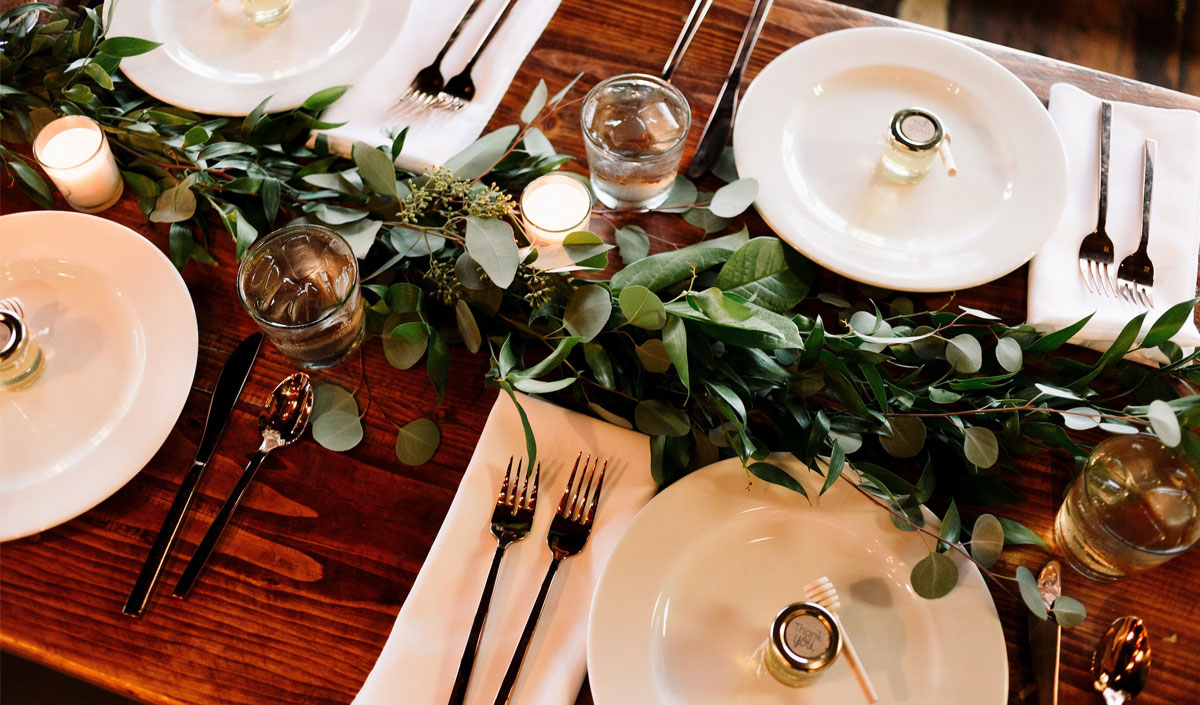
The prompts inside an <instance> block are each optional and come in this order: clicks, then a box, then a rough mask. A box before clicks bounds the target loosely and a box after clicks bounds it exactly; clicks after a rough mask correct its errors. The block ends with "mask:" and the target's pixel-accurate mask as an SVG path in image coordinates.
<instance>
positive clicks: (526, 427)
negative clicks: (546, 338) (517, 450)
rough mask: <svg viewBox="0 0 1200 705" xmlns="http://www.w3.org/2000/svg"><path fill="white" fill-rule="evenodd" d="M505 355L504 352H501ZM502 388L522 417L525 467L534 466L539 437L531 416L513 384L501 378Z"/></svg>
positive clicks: (505, 342) (506, 341)
mask: <svg viewBox="0 0 1200 705" xmlns="http://www.w3.org/2000/svg"><path fill="white" fill-rule="evenodd" d="M504 345H505V347H507V346H508V340H505V341H504ZM501 355H502V356H503V353H501ZM500 388H501V389H503V390H504V391H505V392H507V393H508V398H509V399H512V403H513V406H515V407H517V415H519V416H520V417H521V429H522V430H523V431H524V432H525V455H526V460H527V461H528V462H526V463H525V467H527V468H532V467H534V464H535V463H536V462H537V437H536V436H534V435H533V425H532V424H530V423H529V417H528V416H526V414H525V408H524V407H522V406H521V402H519V401H517V395H516V393H515V392H514V391H513V388H512V386H511V385H509V383H508V382H505V381H504V380H503V379H502V380H500Z"/></svg>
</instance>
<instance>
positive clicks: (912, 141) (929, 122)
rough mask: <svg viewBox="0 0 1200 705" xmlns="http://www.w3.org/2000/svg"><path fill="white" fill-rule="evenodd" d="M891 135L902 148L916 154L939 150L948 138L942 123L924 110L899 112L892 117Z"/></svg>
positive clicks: (911, 109)
mask: <svg viewBox="0 0 1200 705" xmlns="http://www.w3.org/2000/svg"><path fill="white" fill-rule="evenodd" d="M891 133H892V137H893V138H895V140H896V142H897V143H898V144H899V145H900V146H901V147H904V148H906V149H910V150H912V151H914V152H924V151H927V150H932V149H937V148H938V147H940V146H941V144H942V140H943V139H945V137H946V130H945V128H943V127H942V121H941V120H939V119H938V117H937V116H936V115H934V114H933V113H931V112H930V111H928V110H925V109H924V108H905V109H903V110H897V111H896V114H895V115H894V116H892V125H891Z"/></svg>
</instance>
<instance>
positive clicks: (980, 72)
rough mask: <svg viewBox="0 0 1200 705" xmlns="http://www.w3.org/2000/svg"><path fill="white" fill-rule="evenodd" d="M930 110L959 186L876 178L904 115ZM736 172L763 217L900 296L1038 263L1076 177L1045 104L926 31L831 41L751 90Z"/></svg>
mask: <svg viewBox="0 0 1200 705" xmlns="http://www.w3.org/2000/svg"><path fill="white" fill-rule="evenodd" d="M914 106H919V107H923V108H927V109H930V110H932V111H933V112H934V113H935V114H936V115H938V117H940V118H941V120H942V122H943V124H944V125H945V126H946V129H947V130H948V131H949V133H950V135H951V138H952V144H953V152H954V157H955V160H956V161H957V163H958V175H957V176H956V177H953V178H951V177H949V176H947V175H946V173H945V170H944V169H943V168H941V163H940V162H935V163H934V167H933V170H932V171H931V172H930V173H929V175H928V176H926V177H925V178H924V179H923V180H922V181H920V182H918V183H917V184H914V185H910V186H903V185H897V184H893V183H891V182H890V181H888V180H887V179H886V177H884V176H883V175H881V174H879V173H877V171H876V166H877V164H878V163H879V155H880V152H881V150H882V148H883V136H884V133H885V132H886V131H887V128H888V124H889V122H890V120H891V117H892V115H893V114H894V113H895V112H896V111H897V110H899V109H901V108H907V107H914ZM733 146H734V154H735V157H736V161H737V167H738V173H739V174H740V175H741V176H743V177H754V178H756V179H758V183H759V192H758V199H757V201H756V203H757V205H758V209H759V212H760V213H761V214H762V216H763V218H764V219H765V220H766V221H767V222H768V223H770V225H771V227H772V228H774V229H775V231H776V232H778V233H779V235H780V236H781V237H782V238H783V239H784V240H785V241H787V242H788V243H790V244H791V245H792V246H794V247H795V248H796V249H798V250H800V251H801V252H803V253H804V254H805V255H807V256H808V257H809V258H811V259H813V260H815V261H816V262H818V263H819V264H821V265H822V266H824V267H826V268H827V269H831V270H833V271H835V272H837V273H839V274H842V275H844V276H847V277H850V278H851V279H856V280H858V281H862V282H866V283H869V284H874V285H877V286H882V287H887V288H890V289H900V290H904V291H949V290H953V289H961V288H964V287H969V286H976V285H978V284H983V283H986V282H989V281H991V280H993V279H996V278H998V277H1000V276H1003V275H1004V274H1007V273H1008V272H1011V271H1012V270H1014V269H1016V268H1017V267H1019V266H1020V265H1022V264H1024V263H1025V262H1026V261H1028V260H1029V258H1030V257H1032V256H1033V255H1034V253H1035V252H1037V250H1038V248H1040V247H1041V246H1042V243H1044V242H1045V241H1046V238H1048V237H1049V236H1050V233H1051V232H1052V231H1053V229H1054V227H1055V226H1056V225H1057V224H1058V220H1059V217H1060V216H1061V215H1062V210H1063V206H1064V203H1065V201H1066V188H1067V166H1066V158H1065V156H1064V153H1063V147H1062V143H1061V141H1060V140H1059V137H1058V132H1057V131H1056V130H1055V129H1054V124H1053V123H1052V122H1051V120H1050V115H1049V113H1048V112H1047V111H1046V109H1045V108H1044V107H1043V106H1042V104H1041V102H1040V101H1038V99H1037V97H1036V96H1035V95H1034V94H1033V93H1032V92H1031V91H1030V90H1029V88H1027V87H1026V86H1025V84H1024V83H1022V82H1021V81H1020V79H1018V78H1017V77H1016V76H1014V75H1012V74H1011V73H1009V72H1008V70H1006V69H1005V68H1004V67H1003V66H1001V65H1000V64H998V63H996V62H995V61H993V60H991V59H989V58H988V57H986V56H984V55H983V54H981V53H979V52H977V51H975V50H974V49H969V48H967V47H966V46H964V45H962V44H960V43H958V42H956V41H954V40H952V39H947V38H945V37H940V36H938V35H936V34H931V33H928V32H924V31H920V30H911V29H897V28H887V27H871V28H863V29H846V30H841V31H838V32H830V33H829V34H823V35H821V36H819V37H816V38H814V39H810V40H808V41H806V42H803V43H801V44H799V45H797V46H795V47H793V48H791V49H789V50H788V51H786V52H784V53H783V54H780V55H779V56H778V57H777V58H776V59H775V60H774V61H772V62H771V63H770V64H769V65H767V67H766V68H764V69H763V70H762V72H761V73H759V74H758V76H757V77H756V78H755V79H754V82H753V83H752V84H751V85H750V87H749V89H747V91H746V95H745V97H744V98H743V99H742V103H741V107H740V108H739V109H738V114H737V121H736V124H735V127H734V133H733Z"/></svg>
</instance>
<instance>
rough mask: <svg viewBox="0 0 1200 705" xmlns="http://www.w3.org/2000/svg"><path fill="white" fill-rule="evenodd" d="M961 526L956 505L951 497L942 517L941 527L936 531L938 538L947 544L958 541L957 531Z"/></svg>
mask: <svg viewBox="0 0 1200 705" xmlns="http://www.w3.org/2000/svg"><path fill="white" fill-rule="evenodd" d="M961 528H962V519H961V518H960V517H959V516H958V505H957V504H955V503H954V500H953V499H951V500H950V506H949V507H948V508H947V509H946V516H944V517H942V528H941V530H940V531H938V538H940V539H941V540H942V541H945V542H946V543H947V544H952V543H958V532H959V530H960V529H961Z"/></svg>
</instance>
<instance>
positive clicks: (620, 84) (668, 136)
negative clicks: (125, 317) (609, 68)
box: [579, 73, 692, 208]
mask: <svg viewBox="0 0 1200 705" xmlns="http://www.w3.org/2000/svg"><path fill="white" fill-rule="evenodd" d="M579 120H580V125H581V127H582V128H583V134H584V145H585V147H586V148H587V159H588V170H589V171H590V172H591V181H592V189H593V190H595V192H596V197H597V198H598V199H600V202H601V203H603V204H604V205H606V206H608V207H609V208H655V207H657V206H660V205H662V203H663V202H664V201H666V200H667V196H668V195H670V193H671V186H672V185H673V184H674V183H675V174H676V172H678V171H679V159H680V157H682V156H683V145H684V142H685V141H686V140H687V134H688V128H690V127H691V124H692V112H691V109H690V108H689V107H688V103H687V99H686V98H684V97H683V94H682V93H680V92H679V89H678V88H676V87H675V86H673V85H671V84H670V83H667V82H666V81H664V80H662V79H661V78H658V77H657V76H650V75H647V74H640V73H628V74H623V75H620V76H614V77H612V78H610V79H608V80H605V81H601V82H600V83H598V84H596V86H595V87H594V88H592V90H591V91H589V92H588V94H587V96H586V97H585V98H584V99H583V107H582V108H581V109H580V111H579Z"/></svg>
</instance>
